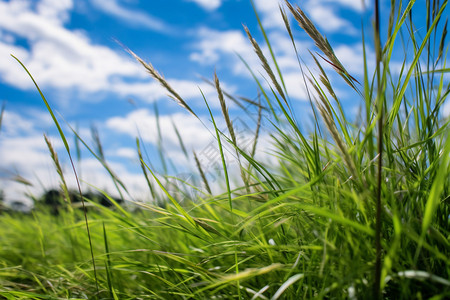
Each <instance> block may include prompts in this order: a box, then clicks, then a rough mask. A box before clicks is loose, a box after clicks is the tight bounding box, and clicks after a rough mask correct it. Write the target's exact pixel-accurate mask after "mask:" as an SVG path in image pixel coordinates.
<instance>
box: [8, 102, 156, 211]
mask: <svg viewBox="0 0 450 300" xmlns="http://www.w3.org/2000/svg"><path fill="white" fill-rule="evenodd" d="M49 118H50V117H49V116H48V115H47V114H44V113H39V112H36V111H33V110H24V111H22V112H21V113H20V114H19V113H16V112H11V111H10V110H6V111H5V112H4V116H3V123H2V131H1V134H0V157H2V159H1V160H0V190H2V191H4V193H5V199H6V201H7V202H9V203H10V202H13V201H23V202H28V204H31V203H30V201H29V199H28V201H27V196H26V195H34V196H36V197H39V196H40V195H41V194H42V193H43V191H45V190H49V189H52V188H58V186H59V183H60V179H59V175H58V174H57V172H56V169H55V166H54V163H53V161H52V159H51V156H50V152H49V150H48V147H47V145H46V143H45V141H44V137H43V133H42V132H45V131H51V130H52V129H53V124H52V120H51V119H49ZM80 131H82V132H84V131H86V129H84V128H82V129H81V130H80ZM48 137H49V139H50V140H51V143H52V145H53V148H54V149H55V150H56V152H57V153H58V156H59V160H60V163H61V166H62V169H63V172H64V177H65V179H66V182H67V184H68V186H69V188H71V189H75V188H76V179H75V176H74V174H73V171H72V167H71V165H70V164H69V162H68V159H67V153H66V152H65V148H64V145H63V143H62V141H61V139H60V138H59V137H58V136H57V135H52V134H49V135H48ZM69 146H70V147H71V148H72V149H73V145H72V143H71V141H70V140H69ZM108 149H111V148H108ZM107 152H108V155H111V153H109V150H107ZM113 152H114V151H113ZM132 152H133V151H132V149H130V148H126V147H119V148H118V149H117V150H116V151H115V153H112V155H115V156H116V157H124V158H126V159H128V160H127V161H126V164H125V163H124V162H123V163H121V162H111V161H109V162H108V164H109V166H110V167H111V169H112V170H113V171H114V172H115V173H116V174H118V175H119V177H120V179H121V180H122V181H123V182H124V184H125V185H126V186H127V188H128V189H129V190H130V192H131V197H132V198H135V199H141V200H149V199H148V194H149V193H148V187H147V184H146V181H145V178H144V176H142V175H141V174H140V173H134V172H133V171H130V169H132V168H128V167H129V165H130V159H131V158H132ZM134 157H135V158H136V157H137V154H136V151H134ZM132 162H134V163H135V164H136V166H138V165H137V159H135V160H132ZM76 166H77V168H78V170H77V171H78V175H79V176H80V177H79V179H80V180H81V181H82V187H83V189H84V190H87V189H91V188H90V187H89V186H87V185H86V184H84V183H83V182H87V183H89V185H93V186H95V187H97V188H100V189H103V190H105V191H107V192H108V193H111V194H112V195H113V196H118V192H117V191H116V188H115V186H114V183H113V181H112V179H111V177H110V176H109V174H108V173H107V172H106V170H105V169H104V168H103V166H102V165H101V164H100V163H99V162H98V161H97V160H96V159H94V158H93V157H92V156H86V158H83V159H82V160H81V162H80V163H77V164H76ZM136 169H137V168H136ZM18 175H19V176H20V177H21V178H24V179H25V180H27V181H28V182H30V183H31V184H32V185H31V186H26V185H24V184H23V183H20V182H17V181H14V180H13V179H14V178H15V177H16V176H18ZM127 198H128V197H127Z"/></svg>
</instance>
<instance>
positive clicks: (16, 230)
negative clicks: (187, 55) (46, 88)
mask: <svg viewBox="0 0 450 300" xmlns="http://www.w3.org/2000/svg"><path fill="white" fill-rule="evenodd" d="M375 3H377V1H375ZM402 4H403V5H402V6H400V7H399V6H398V5H397V6H395V5H393V6H392V9H391V14H390V16H378V13H377V11H375V20H374V34H373V35H371V36H374V37H375V42H374V45H375V47H374V49H373V51H374V52H375V53H376V55H375V56H376V58H375V60H376V61H373V62H369V61H368V59H367V60H366V64H365V76H364V81H362V82H357V81H356V79H355V78H353V77H352V75H351V74H350V73H349V72H348V71H347V70H346V66H344V65H342V64H341V62H340V61H339V60H338V58H337V57H336V56H335V54H334V52H333V49H332V46H331V45H330V44H329V43H328V41H327V40H326V38H325V37H324V36H323V35H322V34H321V33H320V32H319V31H318V30H317V29H316V27H315V26H314V24H312V23H311V21H310V20H309V19H308V17H307V16H306V15H305V14H304V12H303V11H302V10H301V9H300V8H298V7H293V6H291V5H290V4H289V3H286V5H285V6H283V9H282V10H281V11H280V13H281V14H283V19H284V20H285V25H286V34H287V35H289V36H290V37H291V39H292V41H293V44H292V47H293V49H294V50H295V51H296V52H297V48H296V47H298V45H295V43H294V38H293V35H292V32H293V31H297V30H304V31H306V33H307V34H308V35H309V36H310V37H311V39H312V40H313V41H314V42H315V45H316V47H317V52H311V55H312V56H313V57H314V60H315V63H316V65H314V66H305V65H304V64H303V60H302V58H300V57H299V60H298V63H299V73H301V75H302V78H304V80H305V82H304V83H305V84H307V86H308V92H309V93H308V94H309V97H310V103H311V106H312V111H313V112H314V116H315V117H314V120H313V126H312V130H311V131H309V132H305V131H304V130H302V129H300V127H299V126H298V123H297V121H296V120H295V117H294V114H293V112H292V108H291V106H290V104H289V103H290V101H289V96H288V93H287V89H286V86H285V81H284V80H283V74H282V72H280V70H279V67H278V63H277V60H276V56H275V55H274V54H273V53H272V51H271V47H270V41H269V40H268V39H266V40H265V42H266V46H268V48H269V49H270V51H269V52H268V53H267V54H265V53H263V51H262V50H261V46H260V45H258V43H257V42H256V41H255V40H254V39H253V38H252V35H251V33H250V32H249V31H248V30H246V32H247V34H248V37H249V42H250V43H251V44H252V45H253V47H254V49H255V52H256V55H257V56H258V57H259V59H260V61H261V64H262V65H263V67H264V70H265V71H266V74H264V77H265V79H266V80H267V82H263V81H261V79H260V77H259V76H257V74H253V70H251V69H249V72H251V73H252V74H253V75H254V78H255V80H256V81H257V84H258V86H259V87H260V100H261V101H260V102H259V103H254V104H253V105H254V106H255V107H254V108H256V110H257V111H259V120H258V122H257V125H256V126H255V128H254V132H253V133H252V134H253V135H254V139H253V145H255V147H256V145H257V142H258V138H259V133H260V124H261V118H263V117H264V118H267V119H268V120H269V121H270V122H271V124H273V132H272V144H273V146H274V147H275V149H276V150H275V151H274V152H272V154H271V156H272V158H273V159H274V160H277V162H278V163H277V164H276V165H275V166H273V165H271V166H269V165H268V164H266V163H265V162H264V161H258V160H257V159H256V157H255V151H254V148H255V147H253V145H252V147H249V148H248V147H247V148H245V149H243V147H241V146H242V145H240V144H239V139H238V138H237V137H236V133H235V128H234V127H233V122H232V119H231V118H230V116H229V115H228V110H227V103H228V101H230V99H229V98H228V97H227V95H226V94H224V92H223V91H222V89H221V87H220V81H219V78H217V76H215V78H214V79H213V82H214V85H215V87H216V89H217V96H218V99H219V100H220V103H221V108H222V112H223V118H224V120H225V123H226V124H227V130H226V131H221V130H219V129H220V128H218V127H217V126H216V124H217V123H216V120H215V119H214V116H213V114H212V113H211V115H210V116H211V121H212V123H213V124H214V128H215V134H216V140H217V147H218V149H219V151H220V153H222V155H221V156H220V158H219V159H220V160H221V164H222V166H223V172H222V178H221V179H220V183H221V184H222V186H223V190H224V192H223V193H221V194H220V193H219V194H213V193H211V188H210V185H211V184H212V183H210V182H208V179H207V177H206V176H204V172H203V170H202V166H201V164H198V175H199V178H202V181H203V182H202V183H201V184H199V186H198V187H197V189H198V193H197V196H196V197H194V198H191V199H189V198H186V197H184V198H183V201H180V200H181V198H180V197H181V196H180V195H182V192H183V191H184V190H183V187H181V188H180V189H181V190H180V191H179V193H176V195H174V194H172V193H169V190H171V189H169V188H168V187H167V186H166V184H165V183H166V181H165V180H164V179H163V178H161V176H157V175H155V171H154V170H152V169H151V168H150V167H149V166H150V163H149V162H148V161H146V159H145V158H144V157H143V156H142V155H141V154H140V153H141V149H140V147H141V146H140V142H139V139H137V144H136V148H137V153H139V155H140V160H141V163H142V170H143V174H142V176H145V177H146V178H147V182H148V185H149V193H152V194H153V196H154V198H155V202H153V203H139V204H138V206H139V209H135V210H133V211H131V210H129V209H127V208H126V207H122V206H120V205H118V204H117V205H114V207H113V208H112V209H111V208H106V207H103V206H100V205H98V204H95V202H91V201H89V199H85V203H84V204H85V206H87V204H89V207H88V209H87V208H86V207H85V210H80V209H76V208H73V207H72V206H71V204H70V203H69V202H70V201H64V199H66V200H68V199H70V198H69V197H68V194H69V191H68V188H67V184H66V182H65V179H64V176H63V173H62V171H61V167H60V166H59V161H58V158H57V155H56V153H55V152H54V150H53V148H52V145H51V143H50V142H48V146H49V153H50V154H49V155H51V156H52V158H53V160H54V162H55V168H56V169H57V170H58V171H59V174H60V177H61V187H62V192H63V194H64V195H66V196H65V197H61V203H64V206H65V209H61V210H60V211H59V214H58V215H54V214H51V213H50V211H49V210H48V209H45V208H44V207H40V208H38V209H36V210H34V211H33V212H32V213H31V214H20V213H3V214H1V215H0V298H2V297H3V298H5V299H310V298H317V299H344V298H346V299H381V298H384V299H448V298H450V279H449V278H450V272H449V271H450V255H449V254H450V251H449V249H450V139H449V138H448V136H449V120H448V118H447V119H445V118H444V117H443V116H442V112H441V111H442V107H443V104H444V102H445V100H446V98H447V97H448V94H449V92H450V84H449V80H448V79H449V77H448V74H447V73H448V72H449V71H450V69H448V67H447V66H446V57H447V51H448V43H447V41H446V33H447V23H446V16H447V14H448V10H446V6H447V1H437V0H433V1H427V5H426V7H427V11H426V13H427V22H426V24H413V22H412V20H413V19H412V18H410V16H411V14H412V11H414V9H415V7H414V5H413V4H414V1H409V2H408V1H403V2H402ZM375 7H376V6H375ZM415 13H424V12H415ZM288 14H289V15H293V17H294V19H295V21H296V22H295V23H292V24H290V23H289V21H288V20H289V18H288V17H287V15H288ZM379 18H381V20H382V22H384V23H386V24H388V26H386V27H387V28H386V29H387V32H383V33H382V34H381V33H379V31H378V30H379V22H378V20H379ZM417 26H425V27H426V35H424V36H420V37H419V36H416V35H415V32H416V29H417ZM261 31H262V32H263V33H264V29H263V27H262V26H261ZM380 34H381V36H385V37H389V39H387V40H386V41H380V39H379V38H378V37H379V36H380ZM264 36H266V35H265V34H264ZM394 43H395V45H394ZM368 45H369V43H367V45H366V44H364V46H365V47H364V49H366V47H367V48H368V47H369V46H368ZM402 45H404V46H403V47H404V48H403V50H402V51H403V53H404V60H403V61H402V64H401V66H400V68H399V69H397V70H391V65H392V63H391V62H392V55H393V51H394V50H395V51H396V52H397V53H398V51H399V49H401V48H400V47H402ZM130 54H131V55H132V56H134V57H135V58H136V59H137V60H138V62H140V63H141V64H142V66H143V67H144V68H145V69H146V70H147V71H148V72H149V73H150V75H151V76H152V77H154V78H155V80H157V81H159V82H160V83H161V84H162V85H163V86H164V87H165V88H166V89H167V91H168V93H169V95H170V96H171V97H172V98H173V100H174V101H176V102H177V103H178V104H179V105H181V106H182V107H184V108H185V109H186V110H187V111H188V112H190V113H191V114H193V115H195V116H196V114H195V112H194V111H193V110H192V109H191V108H190V106H189V103H187V102H186V101H185V100H184V99H182V98H181V97H180V96H179V95H178V94H177V92H176V87H173V88H172V87H171V86H170V85H169V84H168V83H167V82H166V81H165V79H164V78H163V77H162V76H161V75H160V73H159V72H158V71H157V70H155V69H154V67H153V66H152V65H151V64H150V63H147V62H145V61H143V60H141V59H140V58H139V57H138V56H136V55H135V54H134V53H133V52H131V51H130ZM243 63H245V58H243ZM369 64H371V65H374V66H375V68H374V71H373V72H370V71H369V70H370V68H369V67H368V65H369ZM326 65H331V66H332V67H333V71H327V70H329V68H326V67H325V66H326ZM18 67H20V66H19V65H18ZM310 70H317V72H316V71H314V72H312V71H311V72H310ZM331 72H334V73H331ZM30 77H31V75H30ZM336 77H339V80H341V81H343V82H344V83H346V85H347V87H348V90H349V93H350V94H352V95H353V97H355V98H357V99H360V100H361V103H363V105H362V111H361V113H360V115H359V117H358V118H351V120H350V119H349V117H348V115H349V113H344V111H343V109H342V105H341V101H340V99H339V98H338V97H337V96H336V93H335V91H334V88H333V86H332V84H331V83H330V78H334V80H335V79H336ZM267 86H269V87H267ZM36 87H37V88H38V90H39V87H38V85H37V84H36ZM39 92H40V93H41V91H40V90H39ZM41 96H42V98H43V100H44V101H45V103H46V105H47V107H48V110H49V113H50V114H51V116H52V117H53V119H54V121H55V125H56V126H57V127H58V129H59V130H60V135H61V139H62V140H63V142H64V143H65V146H66V149H67V154H69V156H71V155H72V152H71V151H72V149H69V146H68V143H67V141H66V134H65V133H64V132H63V131H62V129H61V127H60V125H59V123H58V121H57V119H56V118H55V116H54V114H53V112H52V110H51V107H50V106H48V103H47V101H46V99H45V97H44V95H43V94H42V93H41ZM205 106H206V107H207V108H208V110H209V106H208V100H207V99H205ZM209 111H210V110H209ZM210 112H211V111H210ZM242 113H243V114H245V112H244V111H243V112H242ZM0 120H1V118H0ZM352 120H355V121H352ZM0 124H1V123H0ZM181 138H182V137H181ZM226 144H228V145H231V146H232V147H233V149H235V156H236V157H237V161H238V162H239V168H240V171H238V177H239V176H240V177H239V178H231V176H234V175H232V174H234V173H235V172H231V171H230V170H229V169H228V166H229V164H228V162H227V161H226V159H225V155H224V154H223V149H224V147H225V145H226ZM97 158H98V159H99V160H100V161H102V157H99V156H97ZM192 159H195V160H197V161H198V159H196V158H195V157H194V156H192ZM105 166H106V167H107V165H106V164H105ZM111 174H112V175H111V176H112V177H113V179H114V180H115V182H116V184H117V185H118V186H120V185H121V182H120V179H119V177H120V174H119V176H118V177H116V176H115V175H114V173H112V172H111ZM232 181H233V182H236V181H238V182H241V184H240V185H239V186H238V187H237V188H235V187H234V185H233V184H231V182H232ZM111 201H112V202H114V200H113V199H111ZM114 203H115V202H114Z"/></svg>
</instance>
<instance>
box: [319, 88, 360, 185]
mask: <svg viewBox="0 0 450 300" xmlns="http://www.w3.org/2000/svg"><path fill="white" fill-rule="evenodd" d="M311 84H312V86H313V87H314V88H315V89H316V92H317V94H318V95H319V99H320V101H321V102H319V101H317V102H316V103H317V107H318V108H319V112H320V114H321V115H322V118H323V120H324V122H325V126H326V127H327V129H328V131H329V132H330V134H331V136H332V137H333V140H334V141H335V142H336V145H337V147H338V149H339V150H340V151H341V153H342V155H343V160H344V163H345V164H346V165H347V168H348V169H349V170H350V173H351V175H352V177H353V178H355V179H356V178H358V176H357V172H356V167H355V164H354V162H353V159H352V158H351V157H350V154H349V152H348V149H347V147H346V146H345V143H344V142H343V141H342V139H341V136H340V134H339V131H338V129H337V127H336V123H335V122H334V118H333V113H332V110H331V107H330V104H329V102H328V101H327V99H325V97H324V95H323V94H322V92H321V91H320V89H319V88H318V87H317V85H315V84H314V83H312V82H311Z"/></svg>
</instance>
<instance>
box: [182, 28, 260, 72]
mask: <svg viewBox="0 0 450 300" xmlns="http://www.w3.org/2000/svg"><path fill="white" fill-rule="evenodd" d="M196 36H197V41H195V42H194V44H193V48H194V52H192V53H191V55H190V59H191V60H193V61H196V62H198V63H201V64H206V65H213V64H216V63H217V62H218V61H219V59H221V58H222V57H221V54H227V55H230V54H231V55H233V56H234V57H235V58H236V59H237V55H236V53H237V54H239V55H241V56H242V57H244V58H246V59H247V58H249V57H251V56H253V48H252V47H251V45H250V43H249V42H248V39H247V37H246V36H244V34H243V31H242V30H227V31H219V30H214V29H210V28H206V27H202V28H200V29H199V30H198V31H197V34H196Z"/></svg>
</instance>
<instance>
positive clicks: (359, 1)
mask: <svg viewBox="0 0 450 300" xmlns="http://www.w3.org/2000/svg"><path fill="white" fill-rule="evenodd" d="M313 1H315V2H318V3H321V4H322V5H330V4H338V5H342V6H345V7H348V8H350V9H353V10H355V11H357V12H362V11H364V8H367V7H369V5H370V1H368V0H313Z"/></svg>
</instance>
